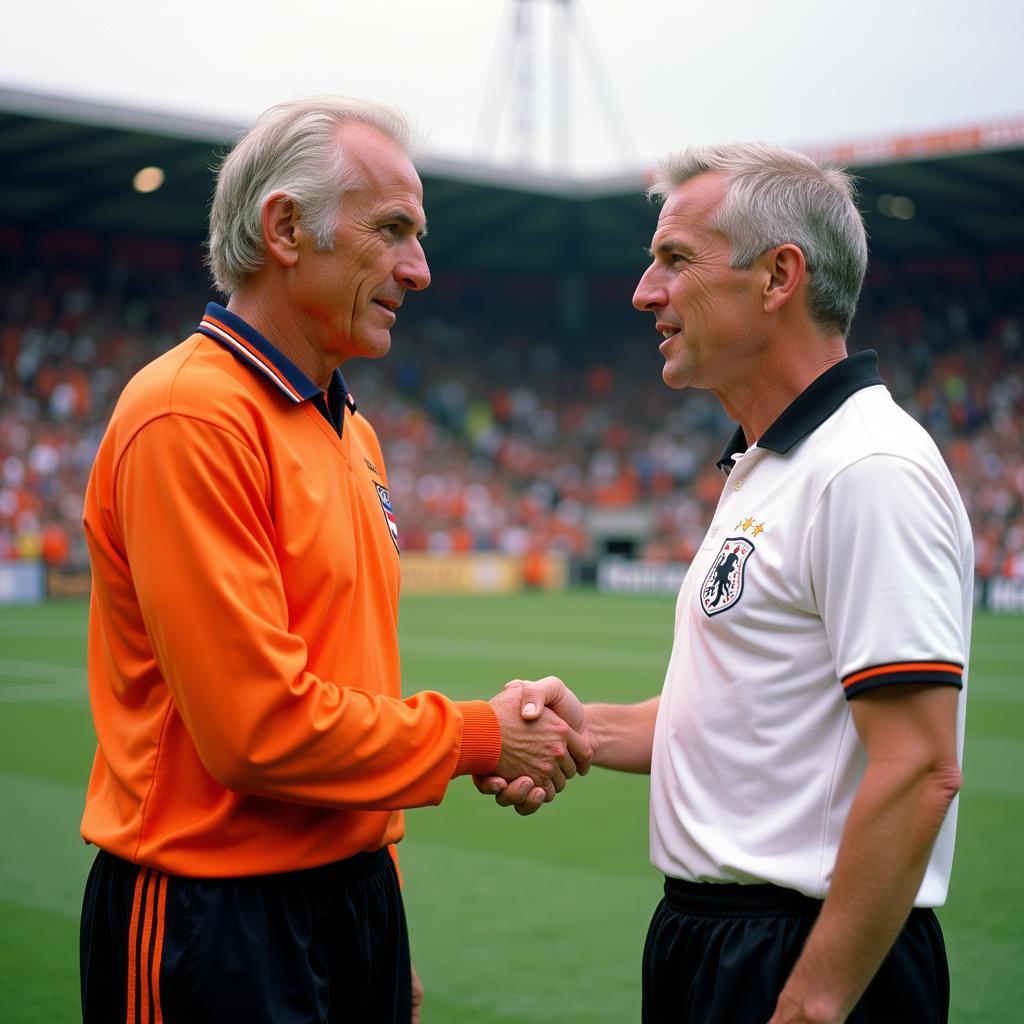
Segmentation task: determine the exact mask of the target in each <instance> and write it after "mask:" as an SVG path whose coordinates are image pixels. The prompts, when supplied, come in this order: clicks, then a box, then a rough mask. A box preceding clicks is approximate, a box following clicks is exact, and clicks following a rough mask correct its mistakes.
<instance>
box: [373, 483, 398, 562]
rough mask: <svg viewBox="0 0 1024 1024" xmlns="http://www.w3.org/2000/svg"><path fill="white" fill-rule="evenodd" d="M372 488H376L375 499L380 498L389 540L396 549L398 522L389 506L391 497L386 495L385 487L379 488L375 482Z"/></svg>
mask: <svg viewBox="0 0 1024 1024" xmlns="http://www.w3.org/2000/svg"><path fill="white" fill-rule="evenodd" d="M373 486H374V487H376V488H377V497H378V498H380V507H381V509H382V510H383V512H384V522H386V523H387V524H388V530H389V531H390V533H391V539H392V540H393V541H394V542H395V547H396V548H398V520H397V519H396V518H395V510H394V508H392V506H391V495H389V494H388V489H387V488H386V487H381V485H380V484H378V483H376V482H375V483H374V485H373ZM399 550H401V548H399Z"/></svg>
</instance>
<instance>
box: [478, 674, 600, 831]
mask: <svg viewBox="0 0 1024 1024" xmlns="http://www.w3.org/2000/svg"><path fill="white" fill-rule="evenodd" d="M509 695H513V696H515V697H517V701H516V710H517V712H518V715H519V717H520V718H521V720H522V721H523V722H525V723H529V722H540V723H543V722H544V721H545V720H550V718H551V717H553V716H557V718H558V719H561V721H562V722H563V723H565V726H568V731H567V732H566V734H565V736H566V744H565V746H566V753H565V756H562V757H560V758H559V760H558V763H557V766H556V770H555V774H554V776H553V777H552V779H551V783H550V784H547V785H545V784H540V783H541V780H540V779H537V778H536V776H534V775H532V773H531V774H525V773H524V774H519V777H517V778H516V777H514V776H512V775H506V774H504V773H503V772H502V771H501V768H502V764H501V763H500V762H499V765H498V768H497V769H496V770H495V774H494V775H489V776H475V777H474V779H473V782H474V783H475V785H476V788H477V789H478V790H479V791H480V792H481V793H483V794H485V795H488V796H493V797H494V798H495V800H496V802H497V803H498V804H499V805H500V806H502V807H515V809H516V812H517V813H518V814H522V815H527V814H533V813H534V812H535V811H537V810H539V809H540V807H541V805H542V804H544V803H547V802H549V801H551V800H553V799H554V797H555V793H556V792H561V790H562V788H563V787H564V786H565V780H566V779H571V778H572V777H573V776H575V775H576V774H577V772H578V773H579V774H580V775H586V773H587V771H588V770H589V769H590V761H591V758H592V756H593V749H592V745H591V742H590V738H589V736H588V735H587V732H586V719H585V715H584V712H583V705H582V704H581V703H580V702H579V699H578V698H577V697H576V695H575V694H574V693H573V692H572V690H570V689H569V688H568V687H567V686H566V685H565V684H564V683H563V682H562V680H561V679H558V678H557V677H555V676H545V677H544V678H543V679H538V680H536V681H524V680H520V679H515V680H513V681H512V682H510V683H507V684H506V685H505V689H504V690H503V691H502V693H501V694H499V695H498V697H495V698H494V699H493V700H492V701H491V704H492V706H494V705H495V701H497V700H499V699H505V698H507V697H508V696H509ZM495 710H496V711H497V710H498V709H497V707H496V706H495ZM500 718H501V715H500V712H499V720H500ZM504 735H505V726H504V724H502V737H503V747H502V755H503V759H504V752H505V751H504ZM517 774H518V773H517Z"/></svg>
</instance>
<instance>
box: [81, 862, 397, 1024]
mask: <svg viewBox="0 0 1024 1024" xmlns="http://www.w3.org/2000/svg"><path fill="white" fill-rule="evenodd" d="M410 970H411V967H410V962H409V939H408V932H407V931H406V923H405V911H404V909H403V906H402V896H401V892H400V891H399V887H398V879H397V877H396V873H395V868H394V864H393V863H392V860H391V857H390V856H389V855H388V853H387V851H386V850H379V851H377V852H375V853H364V854H359V855H357V856H355V857H352V858H351V859H349V860H345V861H339V862H338V863H335V864H328V865H325V866H324V867H319V868H312V869H310V870H306V871H295V872H291V873H288V874H281V875H261V876H256V877H252V878H183V877H180V876H178V875H167V874H164V873H162V872H160V871H156V870H154V869H152V868H146V867H140V866H139V865H137V864H131V863H129V862H127V861H124V860H121V859H119V858H117V857H114V856H112V855H111V854H109V853H105V852H103V851H100V853H99V854H98V855H97V857H96V860H95V862H94V863H93V867H92V871H91V872H90V874H89V880H88V883H87V885H86V890H85V900H84V904H83V908H82V934H81V980H82V1019H83V1022H84V1024H112V1022H116V1024H123V1022H127V1024H231V1022H234V1021H238V1022H242V1021H244V1022H245V1024H366V1022H368V1021H374V1022H381V1024H391V1022H395V1024H398V1022H400V1024H409V1019H410V1017H411V1015H412V987H411V975H410Z"/></svg>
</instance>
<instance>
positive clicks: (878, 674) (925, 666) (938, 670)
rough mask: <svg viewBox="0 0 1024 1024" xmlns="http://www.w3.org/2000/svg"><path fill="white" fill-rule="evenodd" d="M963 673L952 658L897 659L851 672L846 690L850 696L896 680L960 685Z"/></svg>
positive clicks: (961, 667)
mask: <svg viewBox="0 0 1024 1024" xmlns="http://www.w3.org/2000/svg"><path fill="white" fill-rule="evenodd" d="M963 674H964V669H963V666H962V665H958V664H956V663H955V662H950V661H902V662H894V663H893V664H891V665H876V666H875V667H874V668H866V669H863V670H862V671H860V672H854V673H852V674H851V675H848V676H847V677H846V678H845V679H844V680H843V691H844V693H845V695H846V696H847V697H848V698H849V697H853V696H856V695H857V694H858V693H862V692H863V691H864V690H870V689H874V687H876V686H886V685H889V684H893V683H931V684H939V685H943V686H955V687H956V688H957V689H960V688H961V687H962V686H963Z"/></svg>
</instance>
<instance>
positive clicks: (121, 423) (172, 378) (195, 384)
mask: <svg viewBox="0 0 1024 1024" xmlns="http://www.w3.org/2000/svg"><path fill="white" fill-rule="evenodd" d="M269 387H270V385H269V384H267V383H266V382H263V381H260V380H259V379H257V378H256V377H255V376H254V374H253V372H252V370H250V369H249V368H248V367H245V366H242V365H241V364H240V363H239V361H238V360H237V359H236V358H235V357H234V356H233V355H231V353H230V352H228V351H226V350H225V349H224V348H223V347H222V346H221V345H219V344H218V343H217V342H215V341H212V340H211V339H209V338H206V337H204V336H203V335H201V334H193V335H192V336H191V337H189V338H187V339H185V341H183V342H181V343H180V344H178V345H176V346H175V347H174V348H172V349H170V350H169V351H167V352H165V353H164V354H163V355H161V356H158V357H157V358H156V359H154V360H153V361H152V362H150V363H148V364H147V365H146V366H144V367H143V368H142V369H141V370H139V372H138V373H136V374H135V376H134V377H132V379H131V380H130V381H129V382H128V384H127V385H126V386H125V389H124V391H123V392H122V393H121V396H120V398H119V399H118V402H117V405H116V406H115V408H114V412H113V414H112V416H111V419H110V425H109V427H108V435H110V441H111V442H112V443H113V444H114V445H115V447H123V446H124V445H126V444H127V443H129V442H130V440H131V439H132V437H134V436H135V435H136V434H137V433H138V432H139V431H140V430H142V429H143V428H144V427H145V426H147V425H148V424H150V423H152V422H154V421H155V420H157V419H164V418H167V417H184V418H186V419H191V420H197V421H203V422H205V423H208V424H210V425H211V426H213V427H219V428H221V429H223V430H226V431H228V432H229V433H233V434H236V435H237V436H238V437H239V438H247V437H249V436H251V435H252V434H253V432H254V430H256V429H258V425H259V421H260V420H261V419H263V418H265V417H266V416H267V415H268V414H270V413H271V411H272V410H273V409H274V408H275V406H276V405H277V404H279V403H275V402H274V401H273V396H272V395H270V393H269V390H268V389H269Z"/></svg>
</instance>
